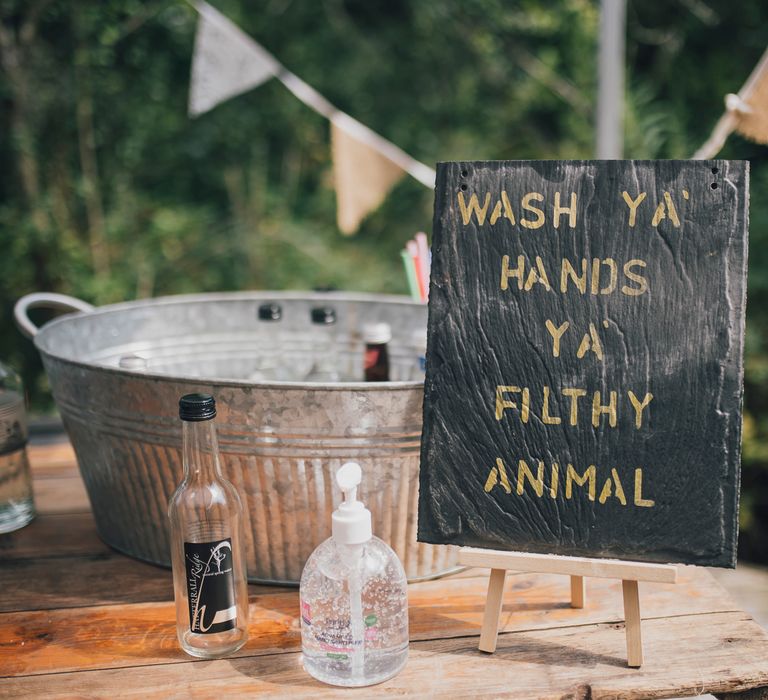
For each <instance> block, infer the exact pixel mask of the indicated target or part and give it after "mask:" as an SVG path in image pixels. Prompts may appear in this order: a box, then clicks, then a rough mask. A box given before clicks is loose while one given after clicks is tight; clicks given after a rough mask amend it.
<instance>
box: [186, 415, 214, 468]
mask: <svg viewBox="0 0 768 700" xmlns="http://www.w3.org/2000/svg"><path fill="white" fill-rule="evenodd" d="M182 459H183V463H184V478H185V479H187V480H193V479H200V480H203V481H214V480H217V479H221V471H220V469H219V443H218V440H217V439H216V426H215V424H214V422H213V420H204V421H182Z"/></svg>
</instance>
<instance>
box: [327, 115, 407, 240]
mask: <svg viewBox="0 0 768 700" xmlns="http://www.w3.org/2000/svg"><path fill="white" fill-rule="evenodd" d="M344 117H345V118H346V119H345V120H344V121H347V120H348V121H350V122H353V121H354V120H352V119H351V118H350V117H346V115H344ZM339 121H340V120H337V119H334V120H333V121H332V122H331V149H332V154H333V180H334V185H335V187H336V220H337V222H338V226H339V230H340V231H341V232H342V233H345V234H348V235H349V234H352V233H354V232H355V231H357V229H358V227H359V226H360V222H361V221H362V220H363V219H364V218H365V217H366V216H367V215H368V214H369V213H370V212H372V211H373V210H374V209H376V208H377V207H378V206H379V205H380V204H381V203H382V202H383V201H384V198H385V197H386V196H387V194H388V192H389V191H390V190H391V189H392V187H393V186H394V184H395V183H396V182H397V181H398V180H400V179H401V178H402V177H403V175H405V171H404V170H403V169H402V168H401V167H400V166H399V165H396V164H395V163H393V162H392V161H391V160H390V159H389V158H387V157H386V156H384V155H382V154H381V152H380V151H378V150H376V149H375V148H372V147H371V146H370V145H369V144H368V143H365V142H364V141H362V140H360V138H359V137H360V135H361V134H355V135H353V134H351V133H349V132H350V130H349V129H347V128H345V126H346V124H343V125H342V126H340V125H339ZM360 126H361V127H362V126H363V125H362V124H360ZM363 129H365V127H363Z"/></svg>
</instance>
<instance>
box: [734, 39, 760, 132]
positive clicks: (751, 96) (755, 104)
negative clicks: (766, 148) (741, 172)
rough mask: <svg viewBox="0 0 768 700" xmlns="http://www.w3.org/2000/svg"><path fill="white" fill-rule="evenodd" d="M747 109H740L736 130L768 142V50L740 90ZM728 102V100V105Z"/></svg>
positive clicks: (738, 110) (741, 99) (741, 98)
mask: <svg viewBox="0 0 768 700" xmlns="http://www.w3.org/2000/svg"><path fill="white" fill-rule="evenodd" d="M738 97H739V98H740V101H743V102H744V103H746V104H745V105H743V107H745V109H744V108H743V109H738V106H737V112H738V115H739V121H738V124H737V125H736V131H738V132H739V133H740V134H742V135H743V136H746V137H747V138H748V139H752V140H753V141H757V142H758V143H768V51H766V52H765V53H764V54H763V57H762V58H761V59H760V63H758V64H757V68H755V70H754V71H752V75H750V76H749V80H747V82H746V84H745V85H744V87H743V88H742V89H741V92H739V95H738ZM727 104H728V102H727V100H726V105H727Z"/></svg>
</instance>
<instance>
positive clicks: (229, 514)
mask: <svg viewBox="0 0 768 700" xmlns="http://www.w3.org/2000/svg"><path fill="white" fill-rule="evenodd" d="M215 416H216V403H215V401H214V399H213V397H212V396H210V395H208V394H187V395H186V396H182V397H181V400H180V401H179V417H180V418H181V420H182V426H183V433H182V449H183V461H184V479H183V480H182V482H181V484H180V485H179V487H178V488H177V489H176V492H175V493H174V494H173V496H171V501H170V503H169V505H168V516H169V518H170V520H171V556H172V562H173V593H174V598H175V600H176V632H177V634H178V637H179V643H180V644H181V648H182V649H183V650H184V651H186V652H187V654H190V655H191V656H198V657H200V658H203V659H216V658H220V657H222V656H226V655H227V654H231V653H233V652H235V651H237V650H238V649H239V648H240V647H242V646H243V644H245V642H246V640H247V639H248V586H247V580H246V573H245V554H244V552H243V506H242V504H241V502H240V497H239V496H238V494H237V491H236V490H235V487H234V486H233V485H232V484H231V483H230V482H229V481H227V480H226V479H224V477H223V476H222V475H221V468H220V466H219V448H218V443H217V440H216V426H215V425H214V422H213V418H214V417H215Z"/></svg>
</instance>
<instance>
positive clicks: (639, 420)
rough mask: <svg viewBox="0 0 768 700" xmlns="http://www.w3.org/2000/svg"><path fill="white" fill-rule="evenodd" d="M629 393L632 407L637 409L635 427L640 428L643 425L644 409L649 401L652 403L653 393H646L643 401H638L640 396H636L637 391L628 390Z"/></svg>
mask: <svg viewBox="0 0 768 700" xmlns="http://www.w3.org/2000/svg"><path fill="white" fill-rule="evenodd" d="M627 395H628V396H629V400H630V402H631V403H632V408H634V409H635V427H636V428H638V429H639V428H641V427H642V426H643V409H644V408H645V407H646V406H647V405H648V404H649V403H651V399H653V394H650V393H649V394H646V395H645V398H644V399H643V400H642V401H638V398H637V396H635V392H633V391H628V392H627Z"/></svg>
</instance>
